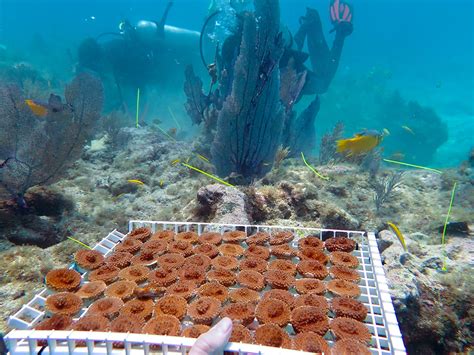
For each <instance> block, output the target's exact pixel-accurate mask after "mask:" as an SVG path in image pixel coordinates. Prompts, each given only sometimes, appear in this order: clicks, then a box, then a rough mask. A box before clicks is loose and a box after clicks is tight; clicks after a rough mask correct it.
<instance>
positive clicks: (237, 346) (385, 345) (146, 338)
mask: <svg viewBox="0 0 474 355" xmlns="http://www.w3.org/2000/svg"><path fill="white" fill-rule="evenodd" d="M143 226H146V227H150V228H151V229H152V231H153V232H156V231H157V230H163V229H173V230H175V231H176V232H178V231H185V230H194V231H196V232H197V233H198V234H199V235H201V234H202V233H204V232H208V231H215V232H219V233H224V232H225V231H228V230H234V229H240V230H245V231H246V232H247V233H248V235H250V234H252V233H254V232H256V231H267V232H272V231H275V230H290V231H293V232H294V233H295V234H296V238H295V242H296V241H297V240H298V238H300V237H304V236H306V235H310V234H311V235H315V236H318V237H319V238H321V239H323V237H324V239H326V238H328V237H332V236H345V237H349V238H352V239H354V240H356V241H357V243H358V249H357V250H355V251H354V252H353V254H354V255H355V256H357V258H358V259H359V263H360V265H359V268H358V272H359V274H360V276H361V281H360V282H359V287H360V289H361V296H360V298H359V300H360V301H361V302H363V303H364V304H365V305H366V307H367V309H368V316H367V318H366V320H365V324H366V325H367V327H368V328H369V330H370V332H371V333H372V344H371V347H370V350H371V352H372V354H380V355H385V354H396V355H401V354H406V352H405V347H404V344H403V341H402V336H401V333H400V329H399V327H398V322H397V318H396V315H395V311H394V308H393V305H392V300H391V297H390V294H389V290H388V286H387V281H386V278H385V273H384V270H383V267H382V263H381V259H380V254H379V251H378V248H377V242H376V240H375V235H374V234H373V233H365V232H362V231H347V230H334V229H316V228H299V227H298V228H296V227H285V226H263V225H262V226H259V225H236V224H209V223H195V222H155V221H138V220H137V221H130V222H129V231H131V230H132V229H135V228H138V227H143ZM124 237H125V235H124V234H122V233H120V232H118V231H117V230H114V231H112V232H111V233H109V235H107V236H106V237H105V238H104V239H102V240H101V241H100V242H99V243H98V244H97V245H96V246H95V247H94V249H95V250H98V251H100V252H101V253H103V254H104V255H108V254H110V253H111V252H112V251H113V249H114V248H115V246H116V245H117V244H118V243H120V241H121V240H122V239H123V238H124ZM72 267H74V266H73V265H71V268H72ZM48 295H49V293H48V291H47V290H46V289H45V290H43V291H41V292H40V293H39V294H37V295H36V296H35V297H34V298H33V299H32V300H31V301H30V302H28V303H27V304H26V305H24V306H23V307H22V308H21V309H20V310H19V311H18V312H17V313H15V314H14V315H13V316H11V317H9V320H8V324H9V326H10V327H11V328H13V329H14V330H13V331H11V332H10V333H8V334H7V335H6V336H5V340H6V342H7V346H8V348H9V350H10V353H11V354H37V353H38V351H40V350H41V351H42V352H41V353H42V354H45V355H46V354H61V355H62V354H149V353H163V354H168V353H178V354H186V352H187V351H189V349H190V347H191V346H192V344H193V343H194V341H195V339H189V338H183V337H170V336H158V335H144V334H125V333H110V332H109V333H99V332H78V331H35V330H32V328H33V327H34V326H35V325H36V324H37V323H39V322H40V321H41V320H42V318H43V317H44V314H45V313H44V304H45V301H46V297H47V296H48ZM85 311H86V309H84V310H83V311H82V312H81V313H80V314H79V317H80V316H82V315H83V314H84V313H85ZM326 338H327V339H328V341H329V343H332V338H331V336H330V335H329V332H328V335H327V336H326ZM37 340H47V342H48V346H46V347H43V349H42V348H41V347H39V346H37ZM76 340H83V341H85V343H86V346H85V347H75V346H74V344H75V341H76ZM116 341H123V342H124V344H125V348H124V349H116V348H113V347H112V343H113V342H116ZM151 344H160V345H161V349H160V350H159V351H158V352H157V350H155V349H150V345H151ZM226 350H229V351H235V352H238V353H239V354H241V353H246V354H288V355H290V354H296V353H298V354H304V352H301V351H292V350H286V349H276V348H270V347H264V346H260V345H251V344H242V343H229V344H228V346H227V347H226Z"/></svg>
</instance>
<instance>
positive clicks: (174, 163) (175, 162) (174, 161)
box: [171, 159, 181, 165]
mask: <svg viewBox="0 0 474 355" xmlns="http://www.w3.org/2000/svg"><path fill="white" fill-rule="evenodd" d="M180 162H181V159H175V160H173V161H172V162H171V165H176V164H178V163H180Z"/></svg>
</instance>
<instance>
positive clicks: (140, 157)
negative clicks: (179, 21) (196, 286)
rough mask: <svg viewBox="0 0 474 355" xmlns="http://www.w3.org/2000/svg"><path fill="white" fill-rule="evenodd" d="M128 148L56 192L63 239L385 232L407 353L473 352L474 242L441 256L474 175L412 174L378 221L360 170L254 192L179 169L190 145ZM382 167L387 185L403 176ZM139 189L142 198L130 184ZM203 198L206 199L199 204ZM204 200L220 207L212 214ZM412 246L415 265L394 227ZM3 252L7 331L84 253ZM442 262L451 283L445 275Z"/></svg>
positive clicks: (271, 178)
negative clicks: (158, 229)
mask: <svg viewBox="0 0 474 355" xmlns="http://www.w3.org/2000/svg"><path fill="white" fill-rule="evenodd" d="M123 133H124V134H123V137H124V138H123V142H122V144H121V145H120V148H118V147H117V146H114V147H112V146H111V144H110V143H109V142H108V141H107V139H103V140H101V141H99V142H97V141H96V142H94V144H93V146H92V148H91V147H89V148H87V149H86V151H85V153H84V154H83V158H82V159H81V160H80V161H78V162H77V163H75V164H74V166H73V167H72V168H71V169H70V170H68V172H67V173H66V175H65V177H64V178H63V179H62V180H60V181H59V182H57V183H56V184H54V185H53V186H51V188H52V189H53V190H56V191H60V192H61V193H63V194H64V195H65V196H67V198H68V199H69V200H70V201H72V202H73V205H74V208H73V209H72V210H68V211H66V212H64V214H63V216H62V217H61V218H60V219H56V220H51V219H48V217H41V219H42V221H43V222H45V223H53V224H55V226H56V227H57V228H58V230H61V231H62V233H64V235H71V236H73V237H74V238H76V239H78V240H80V241H82V242H84V243H87V244H89V245H94V244H95V243H96V242H97V241H99V240H100V239H101V238H103V237H104V236H105V235H106V234H107V233H108V232H109V231H111V230H112V229H114V228H117V229H119V230H121V231H123V232H125V231H126V230H127V221H128V220H130V219H144V220H156V221H159V220H169V221H200V222H216V223H217V222H225V223H247V224H268V225H290V226H306V227H328V228H340V229H351V230H367V231H375V232H378V238H379V246H380V249H381V250H383V252H382V257H383V259H384V267H385V271H386V274H387V277H388V281H389V286H390V288H391V294H392V298H393V302H394V305H395V308H396V311H397V315H398V318H399V322H400V325H401V328H402V333H403V335H404V337H405V343H406V345H407V347H408V349H409V350H416V351H417V352H420V353H429V352H430V351H432V350H433V349H435V350H436V352H437V351H438V350H439V351H441V353H443V352H445V351H444V350H446V352H447V351H448V350H451V351H461V350H464V351H467V349H468V347H467V346H466V344H472V343H473V338H472V323H471V322H472V319H473V315H474V314H473V309H474V307H472V303H473V298H472V294H473V291H474V279H473V277H474V276H473V275H472V267H473V266H474V265H473V257H474V242H473V239H472V235H470V236H469V235H457V236H453V235H448V236H447V243H446V246H445V249H444V248H443V246H442V245H441V234H440V233H439V232H438V228H439V226H441V225H442V224H443V223H444V220H445V217H446V213H447V208H448V205H449V199H450V194H451V187H452V183H453V181H457V182H458V188H457V194H456V198H455V203H454V206H453V209H452V215H451V220H452V221H467V222H469V223H471V224H472V222H473V216H474V214H473V207H474V185H473V180H472V176H473V175H472V174H473V171H472V168H470V167H466V166H464V168H462V169H461V168H459V169H451V170H449V171H448V170H447V171H446V172H445V173H444V174H443V175H438V174H435V173H432V172H428V171H423V170H410V171H407V172H406V173H405V174H404V176H403V180H402V183H401V184H400V186H399V187H398V188H397V189H396V194H395V195H394V196H393V198H391V199H390V200H389V201H388V202H387V203H386V204H385V205H384V206H383V207H382V208H381V209H380V211H379V212H377V211H376V209H375V205H374V202H373V194H374V192H373V190H372V188H371V187H370V185H369V183H368V175H367V173H364V172H361V171H360V169H359V168H358V167H356V166H353V165H347V164H340V165H331V166H317V169H318V171H319V172H321V173H322V174H324V175H327V176H329V177H330V180H329V181H325V180H321V179H319V178H318V177H317V176H315V175H314V173H313V172H311V171H310V170H309V169H308V168H307V167H306V166H305V165H304V164H303V163H302V161H300V160H297V159H287V160H284V161H283V163H282V165H281V166H280V167H279V168H278V169H274V170H272V171H271V172H270V173H269V174H267V176H265V177H264V178H263V179H261V180H260V181H258V182H256V183H254V184H253V185H252V186H251V187H249V188H239V189H234V188H231V187H224V186H223V185H220V184H214V183H215V182H214V181H213V180H210V179H209V178H207V177H205V176H203V175H201V174H199V173H196V172H191V171H190V170H189V169H187V168H186V167H183V166H181V165H179V164H175V165H173V164H172V162H173V161H174V160H175V159H184V158H186V157H191V160H190V163H192V164H195V165H197V166H200V167H201V168H203V169H206V168H209V167H208V166H207V167H206V163H204V162H203V161H202V160H199V159H197V158H196V157H195V156H194V155H193V153H192V152H191V150H190V147H189V145H188V144H186V143H182V142H181V143H180V142H176V143H173V142H169V141H165V140H164V139H162V138H160V137H159V136H158V135H157V134H156V132H155V131H152V130H149V129H147V128H142V129H124V132H123ZM392 169H393V167H387V166H384V167H383V169H382V170H381V171H380V172H379V175H380V176H382V177H383V176H384V175H388V174H391V173H392V172H393V170H392ZM128 179H140V180H141V181H143V182H144V185H143V186H140V185H136V184H130V183H128V182H127V180H128ZM198 194H199V196H200V197H201V198H200V199H198V198H197V195H198ZM203 196H208V197H209V196H211V197H215V199H214V200H212V198H211V199H208V200H207V201H208V202H209V201H211V200H212V201H213V202H212V203H210V202H209V204H208V205H206V203H207V202H205V200H206V199H204V198H202V197H203ZM388 221H392V222H393V223H395V224H396V225H397V226H398V227H399V228H400V230H401V231H402V232H403V234H404V235H405V238H406V241H407V245H408V253H406V252H404V250H403V248H402V247H401V245H400V243H399V242H398V240H397V239H396V237H395V235H394V234H393V233H392V232H391V231H389V230H387V225H386V222H388ZM2 248H3V251H1V252H0V270H2V273H1V275H0V278H1V279H0V316H1V319H0V331H2V332H7V331H8V330H9V328H8V326H7V318H8V316H9V315H11V314H13V313H14V312H15V311H17V310H18V309H19V308H20V307H21V305H22V304H24V303H26V302H27V301H28V300H30V299H31V298H32V296H33V295H34V294H35V293H36V292H38V291H39V290H40V289H41V288H42V287H43V277H44V275H45V273H46V272H47V271H48V270H50V269H52V268H55V267H60V266H64V265H66V264H68V263H70V262H71V261H72V255H73V253H74V252H75V251H76V250H78V249H79V248H80V246H79V245H78V244H75V243H73V242H71V241H69V240H64V241H62V242H60V243H58V244H56V245H54V246H51V247H49V248H46V249H41V248H39V247H36V246H13V245H11V244H9V243H7V242H5V241H4V242H3V244H2ZM443 251H445V252H446V255H447V258H446V266H447V271H446V272H441V271H440V268H441V266H442V263H443Z"/></svg>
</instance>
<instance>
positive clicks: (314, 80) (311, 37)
mask: <svg viewBox="0 0 474 355" xmlns="http://www.w3.org/2000/svg"><path fill="white" fill-rule="evenodd" d="M334 3H335V1H333V2H332V3H331V7H330V9H331V19H332V20H333V25H334V28H333V30H332V31H331V32H336V37H335V39H334V42H333V45H332V48H331V49H329V46H328V45H327V43H326V39H325V38H324V34H323V27H322V24H321V19H320V17H319V13H318V11H317V10H315V9H311V8H307V10H306V16H303V17H301V18H300V28H299V30H298V31H297V32H296V34H295V36H294V41H295V43H296V46H297V49H298V52H300V55H301V51H302V49H303V46H304V42H305V39H306V41H307V47H308V52H309V59H310V61H311V67H312V70H308V69H307V68H305V67H304V66H303V65H302V63H301V61H300V65H299V68H298V65H297V68H296V70H297V71H302V70H306V71H307V74H306V82H305V85H304V87H303V91H302V94H303V95H312V94H322V93H325V92H326V91H327V89H328V87H329V84H330V83H331V81H332V79H333V78H334V75H335V74H336V70H337V68H338V66H339V60H340V58H341V53H342V48H343V46H344V40H345V39H346V37H347V36H349V35H350V34H351V33H352V30H353V26H352V9H351V8H349V7H348V5H346V4H344V5H343V6H347V9H348V10H345V7H344V8H343V9H342V13H341V14H340V16H341V17H340V18H338V17H337V16H336V15H335V16H334V17H333V16H332V14H333V12H334V11H336V10H334V9H333V8H334V7H335V6H337V7H339V6H341V4H342V2H341V4H340V3H339V1H337V4H334ZM338 11H339V9H338ZM346 11H347V12H346ZM284 57H285V55H284ZM303 58H304V57H303ZM295 61H296V62H298V60H297V59H296V58H295ZM303 61H304V60H303ZM282 64H284V62H281V63H280V67H281V66H282Z"/></svg>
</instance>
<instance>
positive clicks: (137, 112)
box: [135, 88, 140, 128]
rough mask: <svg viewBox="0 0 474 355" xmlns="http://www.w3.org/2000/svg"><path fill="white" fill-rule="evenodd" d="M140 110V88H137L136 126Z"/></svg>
mask: <svg viewBox="0 0 474 355" xmlns="http://www.w3.org/2000/svg"><path fill="white" fill-rule="evenodd" d="M139 112H140V88H137V111H136V115H135V121H136V126H137V128H138V114H139Z"/></svg>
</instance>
